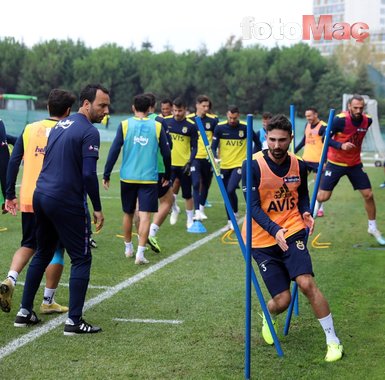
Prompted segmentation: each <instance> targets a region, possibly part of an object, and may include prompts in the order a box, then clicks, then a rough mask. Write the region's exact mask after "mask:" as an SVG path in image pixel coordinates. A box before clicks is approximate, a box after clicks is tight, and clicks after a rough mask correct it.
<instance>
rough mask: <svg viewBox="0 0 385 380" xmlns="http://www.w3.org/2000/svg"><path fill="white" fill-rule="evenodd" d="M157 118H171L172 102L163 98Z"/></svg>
mask: <svg viewBox="0 0 385 380" xmlns="http://www.w3.org/2000/svg"><path fill="white" fill-rule="evenodd" d="M158 116H161V117H166V116H172V100H171V99H169V98H165V99H163V100H162V101H161V102H160V114H159V115H158Z"/></svg>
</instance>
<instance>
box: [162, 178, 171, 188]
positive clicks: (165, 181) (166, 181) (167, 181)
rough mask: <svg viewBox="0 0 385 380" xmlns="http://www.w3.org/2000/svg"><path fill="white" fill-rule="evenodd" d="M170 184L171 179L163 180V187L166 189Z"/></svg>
mask: <svg viewBox="0 0 385 380" xmlns="http://www.w3.org/2000/svg"><path fill="white" fill-rule="evenodd" d="M169 183H170V180H169V179H166V178H164V177H163V178H162V187H166V186H168V184H169Z"/></svg>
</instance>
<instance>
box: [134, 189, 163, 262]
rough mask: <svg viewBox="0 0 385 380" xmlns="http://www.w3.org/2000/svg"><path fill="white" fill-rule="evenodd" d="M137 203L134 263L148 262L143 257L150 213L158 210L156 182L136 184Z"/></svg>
mask: <svg viewBox="0 0 385 380" xmlns="http://www.w3.org/2000/svg"><path fill="white" fill-rule="evenodd" d="M138 204H139V217H140V225H139V245H138V249H137V251H136V258H135V264H148V262H149V261H148V260H147V259H146V258H145V257H144V251H145V250H146V244H147V241H148V234H149V231H150V224H151V214H152V213H155V212H157V211H158V184H157V183H155V184H143V185H139V186H138Z"/></svg>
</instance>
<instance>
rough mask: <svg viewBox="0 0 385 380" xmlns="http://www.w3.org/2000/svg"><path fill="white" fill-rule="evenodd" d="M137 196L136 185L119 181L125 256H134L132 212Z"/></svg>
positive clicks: (134, 208)
mask: <svg viewBox="0 0 385 380" xmlns="http://www.w3.org/2000/svg"><path fill="white" fill-rule="evenodd" d="M137 196H138V185H136V184H133V183H126V182H123V181H121V182H120V198H121V202H122V210H123V235H124V254H125V256H126V257H133V256H134V246H133V244H132V227H133V221H134V213H135V210H136V208H137V207H136V206H137ZM139 226H140V223H139ZM138 229H139V227H138Z"/></svg>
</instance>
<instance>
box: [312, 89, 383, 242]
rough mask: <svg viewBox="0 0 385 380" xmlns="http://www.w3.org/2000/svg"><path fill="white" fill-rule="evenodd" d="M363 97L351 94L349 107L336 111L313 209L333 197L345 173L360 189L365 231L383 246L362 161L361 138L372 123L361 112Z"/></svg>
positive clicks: (374, 206)
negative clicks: (362, 200) (363, 208)
mask: <svg viewBox="0 0 385 380" xmlns="http://www.w3.org/2000/svg"><path fill="white" fill-rule="evenodd" d="M364 107H365V100H364V98H363V97H362V96H361V95H353V96H352V97H351V98H350V99H349V101H348V110H347V111H345V112H341V113H340V114H338V115H337V116H336V117H335V118H334V120H333V125H332V131H331V134H332V136H333V137H332V139H331V140H330V146H329V149H328V155H327V159H328V162H327V164H326V167H325V171H324V173H323V175H322V178H321V183H320V189H319V191H318V194H317V204H316V210H315V212H317V207H318V206H319V204H320V203H322V202H326V201H327V200H329V199H330V197H331V196H332V193H333V190H334V188H335V187H336V185H337V184H338V181H339V180H340V178H341V177H343V176H344V175H346V176H347V177H348V178H349V181H350V183H351V184H352V186H353V189H354V190H359V192H360V193H361V195H362V197H363V199H364V202H365V210H366V213H367V215H368V233H369V234H371V235H373V236H374V237H375V239H376V240H377V242H378V244H380V245H385V239H384V238H383V237H382V235H381V232H380V231H379V230H378V228H377V223H376V204H375V202H374V196H373V191H372V186H371V184H370V180H369V177H368V175H367V174H366V173H365V172H364V170H363V165H362V162H361V147H362V141H363V140H364V137H365V135H366V132H367V131H368V128H369V127H370V125H371V124H372V118H371V117H370V116H368V115H366V114H365V113H364Z"/></svg>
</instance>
